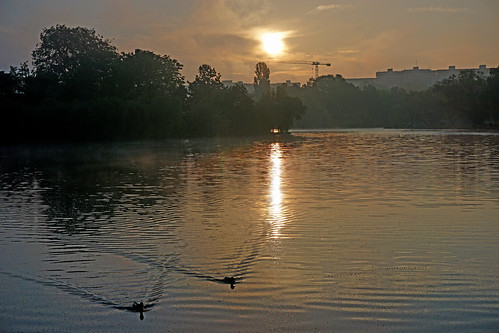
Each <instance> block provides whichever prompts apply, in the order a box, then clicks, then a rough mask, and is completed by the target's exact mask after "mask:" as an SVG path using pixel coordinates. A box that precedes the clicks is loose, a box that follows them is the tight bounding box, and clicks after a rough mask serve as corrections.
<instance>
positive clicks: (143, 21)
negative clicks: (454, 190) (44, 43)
mask: <svg viewBox="0 0 499 333" xmlns="http://www.w3.org/2000/svg"><path fill="white" fill-rule="evenodd" d="M58 23H59V24H66V25H68V26H86V27H90V28H95V30H96V31H97V32H98V33H99V34H101V35H103V36H104V37H106V38H109V39H112V40H113V43H114V45H116V46H117V48H118V50H119V51H126V52H129V51H133V50H134V49H136V48H141V49H146V50H150V51H154V52H155V53H159V54H168V55H170V56H171V57H173V58H175V59H177V60H179V61H180V62H181V63H182V64H184V66H185V67H184V71H183V74H184V75H185V76H186V79H187V80H193V79H194V75H195V73H196V71H197V68H198V66H199V65H201V64H203V63H207V64H210V65H212V66H213V67H215V68H216V69H217V71H219V72H220V73H222V79H232V80H243V81H245V82H251V81H252V77H253V72H254V69H255V64H256V63H257V62H258V61H267V64H268V65H269V67H270V69H271V80H272V81H273V82H278V81H284V80H286V79H290V80H293V81H300V82H302V83H303V82H305V81H306V80H307V79H308V78H309V77H310V76H312V75H313V71H312V67H311V66H306V65H289V64H278V63H272V62H270V59H271V57H270V56H269V55H268V54H266V53H265V51H264V50H263V48H262V45H261V41H260V39H259V38H260V36H261V34H262V33H264V32H281V33H282V36H283V37H284V39H283V43H284V46H285V50H284V52H283V53H282V54H281V55H279V56H276V57H274V59H275V60H307V61H312V60H314V61H315V60H317V61H323V62H330V63H331V64H332V66H331V67H321V68H320V74H337V73H339V74H341V75H343V76H344V77H347V78H350V77H374V76H375V72H376V71H383V70H386V69H387V68H394V69H395V70H401V69H408V68H412V67H413V66H419V67H420V68H432V69H437V68H447V67H448V66H449V65H455V66H456V67H458V68H473V67H478V65H480V64H486V65H487V67H497V66H498V65H499V0H349V1H348V0H317V1H316V0H308V1H304V0H142V1H134V0H85V1H82V0H0V70H8V69H9V66H11V65H18V64H19V63H20V62H22V61H25V60H31V59H30V57H31V51H32V50H33V49H34V47H35V45H36V43H37V42H38V40H39V35H40V32H41V30H42V28H44V27H50V26H52V25H55V24H58Z"/></svg>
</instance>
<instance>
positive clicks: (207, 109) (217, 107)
mask: <svg viewBox="0 0 499 333" xmlns="http://www.w3.org/2000/svg"><path fill="white" fill-rule="evenodd" d="M182 68H183V65H182V64H181V63H180V62H178V61H177V60H176V59H173V58H171V57H170V56H168V55H158V54H155V53H153V52H151V51H147V50H139V49H137V50H135V51H134V52H131V53H125V52H122V53H119V52H118V51H117V49H116V47H115V46H114V45H113V44H112V43H111V41H110V40H108V39H105V38H104V37H103V36H101V35H99V34H97V33H96V32H95V30H94V29H89V28H84V27H75V28H71V27H67V26H65V25H56V26H53V27H50V28H45V29H43V31H42V32H41V34H40V42H39V43H38V44H37V45H36V47H35V49H34V50H33V52H32V66H31V67H30V66H28V62H25V63H22V64H21V65H20V66H18V67H11V70H10V72H9V73H5V72H0V101H1V103H2V105H3V107H2V111H0V133H1V134H0V140H2V141H3V142H8V141H11V142H19V141H44V140H45V141H46V140H54V141H68V140H69V141H102V140H137V139H161V138H172V137H213V136H235V135H259V134H264V133H268V132H269V131H270V130H271V129H274V128H278V129H280V130H281V131H284V132H286V131H287V130H288V129H289V128H291V126H293V125H294V126H297V127H301V128H325V127H330V128H341V127H392V128H497V127H499V68H496V69H492V70H491V75H490V76H489V77H487V78H485V77H483V76H481V75H480V74H477V73H475V72H473V71H465V72H462V73H461V74H460V75H459V76H452V77H450V78H449V79H447V80H445V81H442V82H440V83H438V84H436V85H434V86H433V87H431V88H430V89H428V90H426V91H420V92H414V91H406V90H403V89H398V88H395V89H391V90H378V89H376V88H374V87H372V86H367V87H363V88H358V87H355V86H353V85H352V84H350V83H347V82H346V81H345V80H344V79H343V78H342V77H341V76H340V75H336V76H333V75H327V76H321V77H318V78H315V79H310V80H309V81H308V82H307V83H306V84H305V85H303V86H302V87H299V86H286V85H282V86H281V87H278V88H276V89H273V88H271V85H270V70H269V69H268V67H267V65H266V64H265V63H263V62H260V63H258V64H257V65H256V70H255V77H254V87H255V91H254V92H253V93H252V94H251V95H250V94H249V93H248V91H247V90H246V89H245V87H244V86H242V85H235V86H232V87H226V86H224V85H223V84H222V82H221V75H220V73H218V72H217V71H216V70H215V68H213V67H211V66H210V65H207V64H203V65H201V66H200V67H199V70H198V74H197V75H196V78H195V80H194V81H192V82H187V81H186V80H185V78H184V76H183V75H182V74H181V70H182ZM305 110H307V112H306V113H305ZM297 120H298V122H296V121H297Z"/></svg>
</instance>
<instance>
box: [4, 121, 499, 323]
mask: <svg viewBox="0 0 499 333" xmlns="http://www.w3.org/2000/svg"><path fill="white" fill-rule="evenodd" d="M0 253H1V255H0V279H1V282H2V283H1V284H0V331H7V332H8V331H43V330H52V329H55V330H56V331H74V330H77V331H89V330H97V331H102V330H104V331H128V330H144V331H157V332H165V331H172V332H181V331H187V332H193V331H203V332H204V331H214V332H221V331H261V332H264V331H265V332H267V331H284V332H289V331H306V332H313V331H317V332H319V331H321V332H330V331H336V332H345V331H347V332H349V331H383V332H384V331H397V332H399V331H449V330H453V331H464V332H472V331H483V332H486V331H492V332H497V331H498V330H499V263H498V260H497V258H498V257H499V135H498V134H497V133H466V132H457V131H455V132H449V131H447V132H442V131H440V132H439V131H385V130H370V131H369V130H367V131H347V132H315V133H311V132H308V133H307V132H297V133H294V134H293V135H291V136H289V137H276V138H270V139H244V140H241V139H237V140H236V139H234V140H215V139H213V140H188V141H168V142H142V143H127V144H101V145H73V146H69V145H68V146H64V145H54V146H37V147H28V146H22V147H15V148H1V149H0ZM225 276H234V277H235V279H236V284H235V286H234V287H235V288H234V289H231V288H230V285H228V284H225V283H223V278H224V277H225ZM134 301H143V302H144V303H145V304H146V308H147V310H148V311H147V312H145V313H144V316H145V318H144V320H140V319H139V314H138V313H134V312H130V311H127V309H126V307H130V306H131V305H132V303H133V302H134Z"/></svg>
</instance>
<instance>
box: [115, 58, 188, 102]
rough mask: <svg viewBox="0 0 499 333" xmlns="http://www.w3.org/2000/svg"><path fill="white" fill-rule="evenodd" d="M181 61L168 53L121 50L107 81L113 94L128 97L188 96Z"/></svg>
mask: <svg viewBox="0 0 499 333" xmlns="http://www.w3.org/2000/svg"><path fill="white" fill-rule="evenodd" d="M182 67H183V66H182V64H180V63H179V62H178V61H177V60H176V59H172V58H170V57H169V56H168V55H163V56H161V55H158V54H155V53H153V52H151V51H144V50H140V49H136V50H135V53H122V54H121V56H120V60H119V61H117V62H116V65H115V66H114V68H113V75H112V77H111V79H110V80H109V81H108V82H107V87H106V88H107V89H111V90H114V91H112V92H111V93H114V94H118V95H123V96H124V97H127V98H133V97H139V96H140V97H145V98H146V99H150V98H152V97H153V96H157V95H168V96H170V97H173V96H178V97H181V98H183V97H185V86H184V84H185V80H184V77H183V76H182V74H181V72H180V71H181V70H182Z"/></svg>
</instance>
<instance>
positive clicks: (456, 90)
mask: <svg viewBox="0 0 499 333" xmlns="http://www.w3.org/2000/svg"><path fill="white" fill-rule="evenodd" d="M486 83H487V81H486V80H485V79H484V77H483V75H481V74H478V73H476V72H475V71H473V70H466V71H462V72H461V73H459V75H458V76H455V75H453V76H451V77H450V78H448V79H445V80H443V81H442V82H438V83H436V84H435V85H434V86H433V88H432V92H434V93H436V94H438V95H439V96H440V97H441V100H442V102H443V104H444V106H445V107H446V108H448V109H450V110H452V111H454V112H457V113H458V114H460V115H461V116H463V117H464V118H466V119H467V120H469V121H470V122H471V124H472V125H473V126H474V127H481V126H483V125H484V123H485V121H486V120H487V119H489V117H490V115H489V112H488V111H489V110H488V108H487V100H486V97H485V94H486Z"/></svg>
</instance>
